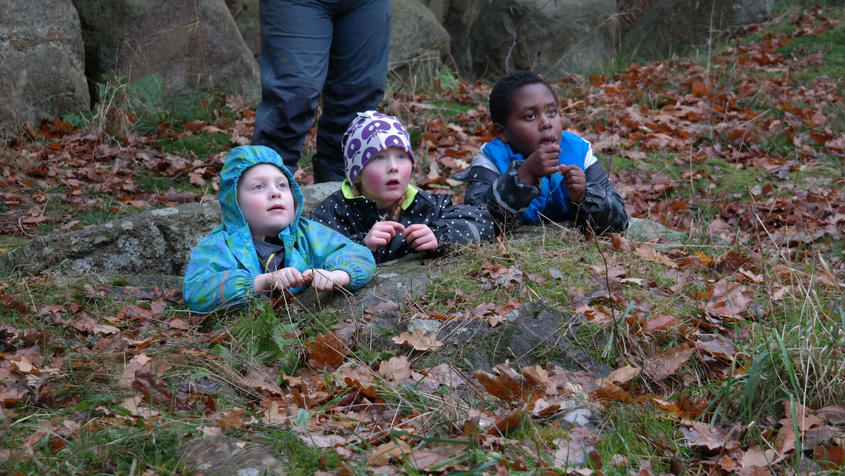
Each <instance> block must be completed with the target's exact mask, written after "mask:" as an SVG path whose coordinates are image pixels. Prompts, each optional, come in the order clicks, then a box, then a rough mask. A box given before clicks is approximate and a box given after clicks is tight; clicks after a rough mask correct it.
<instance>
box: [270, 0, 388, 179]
mask: <svg viewBox="0 0 845 476" xmlns="http://www.w3.org/2000/svg"><path fill="white" fill-rule="evenodd" d="M390 27H391V10H390V0H343V1H342V2H341V6H340V10H339V11H338V13H337V15H336V16H335V21H334V39H333V41H332V44H331V54H330V59H329V67H328V75H327V77H326V81H325V84H324V86H323V113H322V115H321V116H320V120H319V124H318V127H317V152H316V154H314V159H313V161H312V162H313V164H314V181H315V182H326V181H330V180H343V178H344V171H343V153H342V151H341V149H340V141H341V138H342V137H343V133H344V132H345V131H346V128H347V127H348V126H349V123H350V122H352V119H353V118H354V117H355V113H357V112H361V111H366V110H368V109H375V108H376V106H377V105H378V102H379V101H380V100H381V98H382V96H384V87H385V83H386V81H387V58H388V54H389V53H390ZM262 62H263V59H262Z"/></svg>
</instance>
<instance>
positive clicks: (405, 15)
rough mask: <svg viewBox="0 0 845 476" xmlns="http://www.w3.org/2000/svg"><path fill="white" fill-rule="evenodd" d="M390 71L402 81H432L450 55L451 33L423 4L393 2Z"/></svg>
mask: <svg viewBox="0 0 845 476" xmlns="http://www.w3.org/2000/svg"><path fill="white" fill-rule="evenodd" d="M391 5H392V8H393V28H392V30H391V34H390V59H389V62H388V70H389V71H390V72H391V73H392V74H396V75H399V76H401V77H411V76H416V77H420V76H422V77H432V76H433V75H434V74H435V73H436V71H437V69H438V68H439V67H440V64H441V61H442V58H443V57H444V56H445V55H447V54H448V53H449V33H447V32H446V29H445V28H443V26H442V25H441V24H440V23H439V22H438V21H437V18H435V17H434V14H433V13H432V12H431V10H429V9H428V8H426V6H425V5H423V4H422V2H420V0H392V2H391Z"/></svg>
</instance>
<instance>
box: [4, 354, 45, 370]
mask: <svg viewBox="0 0 845 476" xmlns="http://www.w3.org/2000/svg"><path fill="white" fill-rule="evenodd" d="M9 363H10V364H12V367H14V369H15V370H16V371H17V372H18V373H21V374H32V375H38V373H39V372H38V369H37V368H36V367H35V366H34V365H32V361H30V360H29V357H27V356H25V355H24V356H21V358H20V359H17V360H9Z"/></svg>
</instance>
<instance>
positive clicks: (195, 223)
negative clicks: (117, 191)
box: [0, 203, 221, 276]
mask: <svg viewBox="0 0 845 476" xmlns="http://www.w3.org/2000/svg"><path fill="white" fill-rule="evenodd" d="M220 222H221V219H220V207H219V206H218V205H217V203H202V204H196V203H191V204H186V205H180V206H178V207H171V208H161V209H156V210H151V211H147V212H143V213H140V214H138V215H134V216H131V217H128V218H123V219H120V220H115V221H111V222H108V223H105V224H103V225H98V226H94V227H90V228H86V229H83V230H78V231H71V232H67V233H57V234H53V235H46V236H41V237H38V238H35V239H33V240H32V241H30V242H28V243H26V244H24V245H21V246H19V247H17V248H14V249H11V250H9V251H8V252H6V253H4V254H2V255H0V272H2V273H3V274H12V273H35V272H39V271H44V270H50V271H52V272H55V273H57V274H100V275H107V276H119V275H122V274H151V275H158V274H163V275H181V274H183V273H184V270H185V265H186V264H187V260H188V256H189V255H190V251H191V249H192V248H193V247H194V245H196V243H197V242H198V241H199V240H200V238H202V236H203V235H204V234H205V233H207V232H208V231H210V230H211V229H213V228H214V227H215V226H217V225H219V224H220Z"/></svg>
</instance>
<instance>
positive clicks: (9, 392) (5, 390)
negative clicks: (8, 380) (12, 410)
mask: <svg viewBox="0 0 845 476" xmlns="http://www.w3.org/2000/svg"><path fill="white" fill-rule="evenodd" d="M27 393H28V392H27V391H26V390H25V389H23V388H19V387H8V386H5V385H4V386H2V387H0V407H3V406H5V405H8V404H10V403H17V402H19V401H21V400H26V394H27Z"/></svg>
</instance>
